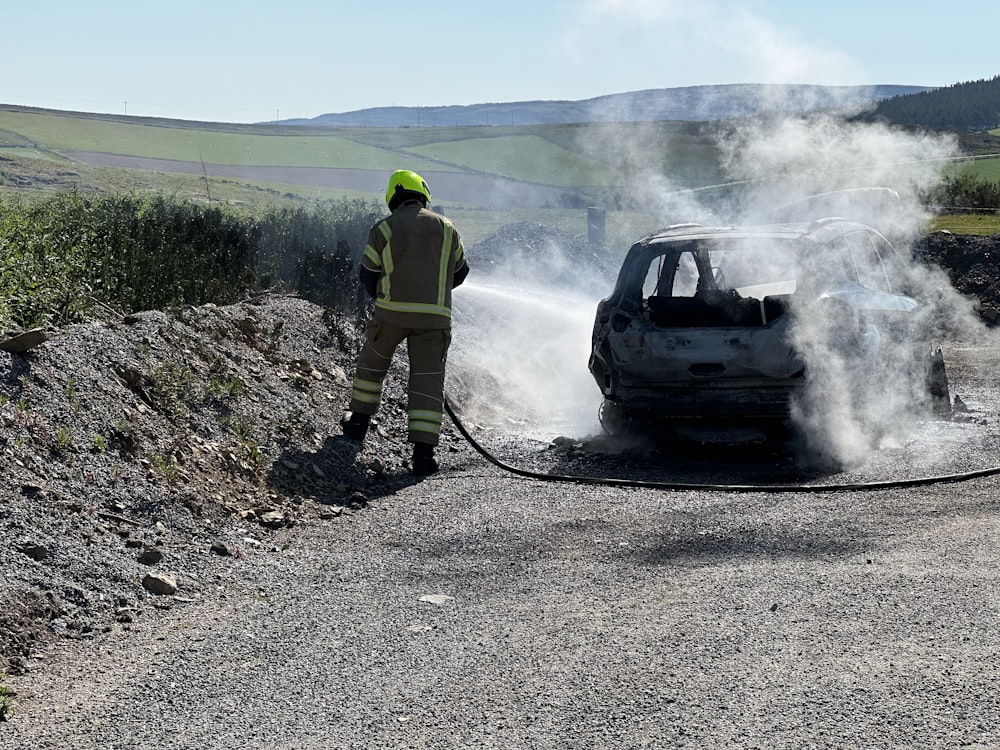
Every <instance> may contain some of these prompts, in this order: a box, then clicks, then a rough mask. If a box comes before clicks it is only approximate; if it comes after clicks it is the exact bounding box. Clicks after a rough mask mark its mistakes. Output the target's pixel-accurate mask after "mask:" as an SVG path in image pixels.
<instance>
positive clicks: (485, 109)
mask: <svg viewBox="0 0 1000 750" xmlns="http://www.w3.org/2000/svg"><path fill="white" fill-rule="evenodd" d="M928 90H930V89H929V87H927V86H898V85H876V86H816V85H804V84H803V85H797V84H796V85H784V84H755V83H747V84H722V85H715V86H685V87H679V88H665V89H647V90H645V91H630V92H626V93H621V94H608V95H605V96H598V97H595V98H593V99H582V100H579V101H524V102H500V103H487V104H470V105H465V106H458V105H454V106H440V107H375V108H371V109H362V110H356V111H353V112H342V113H331V114H324V115H319V116H317V117H312V118H307V119H301V118H300V119H290V120H283V121H282V123H283V124H286V125H319V126H323V125H325V126H341V127H344V126H352V127H384V128H398V127H440V126H470V125H539V124H555V123H564V124H565V123H580V122H625V121H633V122H654V121H658V120H688V121H707V120H728V119H732V118H735V117H752V116H754V115H758V114H762V113H765V112H770V111H776V110H777V111H788V112H809V111H814V110H821V109H837V110H849V111H857V110H860V109H864V108H867V107H869V106H873V105H874V104H876V103H877V102H879V101H882V100H884V99H887V98H890V97H895V96H902V95H907V94H914V93H919V92H923V91H928Z"/></svg>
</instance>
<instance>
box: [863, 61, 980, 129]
mask: <svg viewBox="0 0 1000 750" xmlns="http://www.w3.org/2000/svg"><path fill="white" fill-rule="evenodd" d="M865 118H866V119H874V120H882V121H886V122H891V123H894V124H897V125H907V126H913V127H922V128H930V129H933V130H956V131H979V130H992V129H994V128H996V127H997V126H998V125H1000V75H997V76H994V77H993V78H990V79H980V80H978V81H967V82H965V83H956V84H955V85H953V86H946V87H944V88H939V89H932V90H930V91H921V92H919V93H916V94H905V95H901V96H894V97H891V98H889V99H884V100H882V101H881V102H879V103H878V105H877V106H876V107H875V109H874V110H873V111H872V112H870V113H868V114H867V115H865Z"/></svg>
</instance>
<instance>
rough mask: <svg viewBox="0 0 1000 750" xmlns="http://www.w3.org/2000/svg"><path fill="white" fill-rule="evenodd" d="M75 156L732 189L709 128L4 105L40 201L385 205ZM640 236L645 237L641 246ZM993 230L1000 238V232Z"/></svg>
mask: <svg viewBox="0 0 1000 750" xmlns="http://www.w3.org/2000/svg"><path fill="white" fill-rule="evenodd" d="M66 151H95V152H103V153H112V154H122V155H128V156H137V157H148V158H156V159H168V160H174V161H183V162H190V163H194V164H197V163H199V162H205V163H212V164H224V165H240V166H289V167H335V168H346V169H363V170H375V171H378V172H383V173H387V172H389V171H391V170H393V169H396V168H398V167H400V166H405V167H407V168H411V169H415V170H417V171H449V172H469V173H474V174H487V175H495V176H498V177H506V178H512V179H517V180H523V181H528V182H533V183H538V184H543V185H551V186H556V187H559V188H566V189H567V191H571V190H572V188H574V187H580V188H582V189H588V190H592V191H601V190H603V189H606V188H609V187H611V188H613V187H614V186H636V185H638V186H642V185H646V184H647V180H646V178H648V177H650V176H659V175H666V176H669V178H670V179H671V180H672V181H673V183H674V184H675V185H676V186H677V187H681V188H683V187H699V186H706V185H717V184H720V183H721V182H724V181H725V176H724V174H723V172H722V170H721V168H720V166H719V154H718V152H717V149H716V147H715V145H714V143H713V140H712V138H711V137H710V136H709V134H708V132H707V131H706V130H705V128H704V127H703V126H701V125H698V124H693V123H676V122H658V123H593V124H573V125H534V126H482V127H454V128H447V127H446V128H317V129H315V130H313V129H305V128H302V127H291V126H280V125H275V124H261V125H223V124H209V123H193V122H186V121H175V120H153V119H146V118H126V117H120V116H110V115H108V116H100V115H86V114H80V113H58V112H50V111H45V110H29V109H25V108H19V107H4V106H0V192H3V193H5V194H15V195H18V196H24V197H30V196H32V195H47V194H51V193H52V192H58V191H60V190H67V189H73V190H83V191H94V192H145V191H150V192H155V191H159V192H163V193H166V194H169V195H172V196H175V197H180V198H190V199H193V200H212V201H219V202H224V203H227V204H230V205H236V206H246V207H248V208H252V207H253V206H255V205H274V204H301V203H303V202H305V203H312V202H322V201H329V200H337V199H340V198H345V197H346V198H357V197H365V198H370V199H372V200H376V201H377V200H379V199H380V196H378V195H375V194H370V195H369V194H362V193H354V192H351V191H347V190H338V189H332V188H316V187H309V186H305V185H299V184H287V183H280V184H279V183H268V182H262V181H257V180H248V179H239V180H237V179H223V178H218V177H207V178H206V177H205V176H201V175H195V174H188V175H178V174H167V173H158V172H152V171H148V170H138V169H114V168H110V167H106V168H101V167H93V166H88V165H85V164H81V163H80V162H76V161H73V160H70V159H67V158H65V157H64V156H62V155H61V153H60V152H66ZM955 168H956V169H967V170H970V171H972V172H974V173H975V174H977V175H979V176H981V177H983V178H985V179H988V180H994V181H1000V158H990V159H978V160H972V161H969V162H965V163H962V164H960V165H956V167H955ZM588 194H589V193H588ZM596 194H599V193H596ZM448 210H449V213H450V215H453V216H455V218H456V220H458V221H460V225H461V226H462V228H463V234H464V235H465V236H466V237H467V239H468V240H469V241H475V240H476V239H477V238H482V237H485V236H487V235H488V234H489V232H491V231H494V230H495V229H496V228H497V227H499V226H501V225H503V224H504V223H509V222H512V221H538V222H540V223H544V224H547V225H550V226H553V227H558V228H565V230H566V231H569V232H570V233H573V234H583V233H585V232H586V212H585V210H581V209H560V208H552V209H538V210H534V211H513V210H511V211H496V210H491V211H486V210H482V209H478V208H476V207H475V206H463V205H455V206H449V207H448ZM634 218H636V217H633V219H634ZM665 218H666V217H655V216H646V217H638V219H637V220H636V221H633V220H632V219H629V220H628V221H619V217H618V215H617V212H614V211H611V212H609V214H608V236H609V244H612V243H626V242H628V241H629V238H633V239H634V237H636V236H640V235H641V234H642V233H643V232H645V231H649V230H650V229H655V228H656V227H657V226H659V225H660V224H662V223H665ZM672 218H673V217H671V219H672ZM958 218H963V219H968V218H969V217H945V218H944V219H942V221H947V222H955V221H956V220H957V219H958ZM966 225H967V226H969V227H970V230H971V229H974V230H975V231H976V232H977V233H991V227H992V226H993V224H992V217H980V218H978V219H977V221H975V222H974V221H968V222H967V223H966ZM952 226H958V224H955V223H953V224H952ZM619 227H621V228H620V229H618V228H619ZM640 230H641V231H640ZM633 231H635V232H636V234H631V235H629V234H628V233H629V232H633ZM952 231H966V230H958V229H952ZM993 231H1000V227H998V228H997V229H996V230H993ZM618 235H620V236H618Z"/></svg>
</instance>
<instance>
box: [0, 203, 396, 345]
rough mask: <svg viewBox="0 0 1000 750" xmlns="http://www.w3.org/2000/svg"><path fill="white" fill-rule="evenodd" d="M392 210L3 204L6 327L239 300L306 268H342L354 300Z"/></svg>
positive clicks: (333, 293) (0, 318)
mask: <svg viewBox="0 0 1000 750" xmlns="http://www.w3.org/2000/svg"><path fill="white" fill-rule="evenodd" d="M381 213H382V212H381V209H380V208H379V207H378V206H377V205H373V204H370V203H364V202H361V201H344V202H340V203H334V204H329V205H324V206H317V207H314V208H312V209H306V208H294V209H293V208H272V209H266V210H263V211H261V212H259V215H255V214H250V213H246V212H241V211H238V210H232V209H224V208H221V207H216V206H203V205H199V204H195V203H192V202H189V201H178V200H172V199H169V198H166V197H164V196H160V195H154V196H148V197H136V196H130V195H115V196H107V197H85V196H82V195H80V194H78V193H68V194H60V195H57V196H55V197H53V198H49V199H45V200H42V201H38V202H35V203H22V202H18V201H9V200H4V199H2V198H0V330H3V329H7V328H10V327H12V326H17V327H21V328H31V327H35V326H51V325H56V326H58V325H64V324H67V323H72V322H76V321H80V320H84V319H86V318H88V317H90V316H91V315H92V314H93V313H94V311H95V310H97V309H98V308H102V307H103V308H113V309H118V310H121V311H124V312H132V311H137V310H150V309H164V308H167V307H171V306H176V305H184V304H191V305H200V304H204V303H206V302H215V303H218V304H228V303H231V302H235V301H237V300H239V299H241V298H243V297H245V296H246V295H247V294H249V293H251V292H254V291H257V290H260V289H264V288H278V289H295V288H299V287H300V286H302V284H303V283H304V282H305V281H307V280H308V279H310V278H311V275H312V271H311V270H310V269H309V267H308V266H307V265H306V264H307V263H317V264H323V263H325V266H324V267H325V268H330V267H333V268H334V270H333V271H328V272H327V275H326V276H325V277H324V283H325V284H327V285H331V286H328V287H327V288H325V291H326V292H327V296H326V297H325V298H324V299H325V302H326V303H327V304H329V305H330V306H331V307H334V308H337V307H339V306H341V305H351V304H352V302H353V299H354V297H353V292H354V285H353V284H351V285H350V292H351V294H350V296H346V295H343V294H342V292H344V290H346V289H347V288H348V280H347V279H348V276H350V280H351V282H353V280H354V279H353V274H352V273H351V272H350V267H351V266H352V265H353V264H354V263H355V262H356V260H357V258H358V257H360V254H361V251H362V249H363V248H364V244H365V242H366V241H367V232H368V228H369V227H370V226H371V225H372V224H373V223H374V222H375V220H376V219H377V218H378V217H379V216H380V215H381ZM306 288H307V289H308V288H309V287H308V284H307V285H306Z"/></svg>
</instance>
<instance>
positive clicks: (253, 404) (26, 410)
mask: <svg viewBox="0 0 1000 750" xmlns="http://www.w3.org/2000/svg"><path fill="white" fill-rule="evenodd" d="M359 336H360V332H359V330H358V329H357V328H356V327H355V326H354V324H353V323H350V322H347V321H344V320H341V319H338V318H336V317H334V316H332V315H330V314H329V313H327V312H326V311H325V310H324V309H323V308H321V307H319V306H317V305H314V304H311V303H309V302H307V301H305V300H302V299H299V298H296V297H288V296H264V297H261V298H259V299H255V300H252V301H248V302H244V303H241V304H237V305H232V306H228V307H216V306H214V305H206V306H204V307H199V308H186V309H182V310H179V311H177V312H175V313H165V312H146V313H141V314H138V315H131V316H128V317H126V318H124V319H121V318H115V319H107V320H99V321H94V322H90V323H86V324H82V325H75V326H71V327H68V328H65V329H62V330H58V331H54V332H50V333H49V334H48V341H46V342H44V343H42V344H40V345H39V346H37V347H35V348H32V349H29V350H28V351H26V352H23V353H11V352H6V351H0V373H2V374H0V471H2V473H3V477H4V482H3V484H2V486H0V569H2V570H3V571H4V575H3V579H2V582H0V673H3V672H5V671H6V672H7V673H10V674H17V673H20V672H21V671H22V670H23V669H24V667H25V663H26V660H27V658H28V656H29V654H30V653H31V650H32V649H33V648H35V647H36V646H38V645H41V644H43V643H44V642H46V641H48V640H49V639H52V638H55V637H69V638H87V637H92V636H94V635H95V634H97V633H99V632H101V631H103V630H108V629H110V628H111V627H112V626H113V624H114V623H116V622H117V623H121V624H122V625H123V626H124V627H128V623H129V622H131V621H132V620H133V619H134V618H137V617H140V616H143V615H144V613H147V612H149V611H152V610H155V609H164V608H170V607H171V606H172V605H173V604H174V603H175V602H177V601H185V600H190V599H192V598H197V597H198V596H199V595H200V593H201V592H203V591H205V590H206V589H207V588H209V587H214V586H217V585H218V581H217V580H216V579H217V577H218V571H219V568H218V566H219V561H220V560H222V558H224V557H227V556H238V555H240V554H241V549H246V548H247V547H248V546H261V545H268V544H269V535H270V534H271V533H272V532H273V531H274V530H276V529H280V528H283V527H287V526H292V525H295V524H298V523H302V522H304V521H308V520H309V519H311V518H316V517H320V516H323V517H327V518H329V517H336V516H339V515H341V514H350V513H351V512H352V511H353V510H358V509H360V508H363V507H364V506H365V505H366V504H367V503H368V502H369V501H370V500H371V499H372V498H375V497H379V496H381V495H384V494H389V493H392V492H394V491H396V490H397V489H398V488H399V487H401V486H403V485H405V484H408V483H411V482H412V481H413V479H412V478H411V477H410V475H409V473H408V460H409V445H408V444H407V443H405V442H404V441H405V413H404V408H405V396H404V394H403V392H402V377H401V375H402V374H401V373H400V372H399V371H398V369H397V371H396V372H394V373H392V374H391V375H390V378H389V379H388V380H387V392H386V398H385V402H384V405H383V409H382V410H381V413H380V416H379V417H377V418H376V420H375V421H374V424H373V429H372V431H371V433H370V435H369V438H368V439H367V440H366V442H365V444H364V448H363V449H362V450H359V448H358V446H356V445H354V444H352V443H350V442H348V441H345V440H344V439H343V438H342V437H341V436H340V428H339V421H340V418H341V416H342V414H343V410H344V408H345V406H346V403H347V400H348V391H349V378H350V375H351V370H352V368H353V363H354V356H355V355H354V353H355V352H356V351H357V349H358V346H359ZM400 360H405V358H402V357H397V363H398V362H399V361H400ZM454 442H455V441H454V437H453V436H452V434H451V433H450V432H449V431H447V430H446V431H445V434H444V435H443V436H442V446H443V448H444V449H445V451H447V448H448V447H449V446H450V445H454ZM445 461H446V462H447V458H445Z"/></svg>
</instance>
